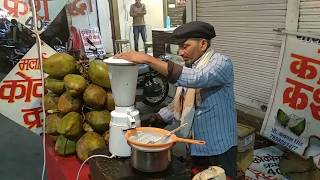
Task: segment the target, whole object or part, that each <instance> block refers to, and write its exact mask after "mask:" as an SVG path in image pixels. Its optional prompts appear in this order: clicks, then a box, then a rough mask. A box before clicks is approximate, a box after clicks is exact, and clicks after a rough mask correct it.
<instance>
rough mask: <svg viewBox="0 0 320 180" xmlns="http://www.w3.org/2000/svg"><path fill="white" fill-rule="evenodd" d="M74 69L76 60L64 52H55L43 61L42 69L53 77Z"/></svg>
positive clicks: (59, 76) (63, 74)
mask: <svg viewBox="0 0 320 180" xmlns="http://www.w3.org/2000/svg"><path fill="white" fill-rule="evenodd" d="M75 70H76V60H75V59H74V58H73V57H72V56H70V55H69V54H66V53H55V54H53V55H52V56H50V57H49V58H47V59H46V60H45V61H44V63H43V71H44V72H45V73H47V74H49V75H50V76H51V77H53V78H57V79H59V78H63V77H64V76H65V75H67V74H71V73H73V72H74V71H75Z"/></svg>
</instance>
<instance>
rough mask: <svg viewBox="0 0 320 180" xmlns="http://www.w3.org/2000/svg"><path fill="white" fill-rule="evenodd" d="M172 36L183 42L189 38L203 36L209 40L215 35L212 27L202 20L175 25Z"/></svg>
mask: <svg viewBox="0 0 320 180" xmlns="http://www.w3.org/2000/svg"><path fill="white" fill-rule="evenodd" d="M173 36H174V37H175V38H176V39H177V40H178V41H180V42H181V43H183V42H184V41H186V40H187V39H190V38H203V39H207V40H210V39H212V38H214V37H216V33H215V31H214V27H213V26H212V25H211V24H208V23H205V22H202V21H192V22H189V23H187V24H183V25H181V26H179V27H177V28H176V29H175V30H174V31H173Z"/></svg>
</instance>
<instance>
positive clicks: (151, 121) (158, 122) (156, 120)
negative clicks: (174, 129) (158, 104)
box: [142, 113, 167, 128]
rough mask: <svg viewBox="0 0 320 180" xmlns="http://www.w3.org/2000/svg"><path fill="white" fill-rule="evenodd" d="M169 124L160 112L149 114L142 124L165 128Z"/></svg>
mask: <svg viewBox="0 0 320 180" xmlns="http://www.w3.org/2000/svg"><path fill="white" fill-rule="evenodd" d="M166 125H167V123H165V122H164V121H163V119H162V117H161V116H160V115H159V114H158V113H155V114H152V115H150V116H149V118H148V120H146V121H145V122H143V124H142V126H149V127H158V128H164V127H165V126H166Z"/></svg>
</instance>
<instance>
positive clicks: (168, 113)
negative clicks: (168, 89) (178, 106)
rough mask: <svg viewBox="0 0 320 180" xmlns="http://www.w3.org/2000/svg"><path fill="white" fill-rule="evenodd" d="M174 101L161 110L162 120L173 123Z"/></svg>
mask: <svg viewBox="0 0 320 180" xmlns="http://www.w3.org/2000/svg"><path fill="white" fill-rule="evenodd" d="M173 106H174V103H173V102H171V103H170V104H168V106H166V107H163V108H161V109H160V110H159V112H158V114H159V115H160V116H161V118H162V120H163V121H164V122H165V123H167V124H171V123H172V121H173V120H174V115H173V110H174V107H173Z"/></svg>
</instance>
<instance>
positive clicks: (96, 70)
mask: <svg viewBox="0 0 320 180" xmlns="http://www.w3.org/2000/svg"><path fill="white" fill-rule="evenodd" d="M88 75H89V79H90V80H91V81H92V82H93V83H94V84H97V85H99V86H101V87H104V88H110V87H111V84H110V79H109V75H108V67H107V65H106V64H105V63H104V62H103V61H99V60H93V61H91V62H90V64H89V68H88Z"/></svg>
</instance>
